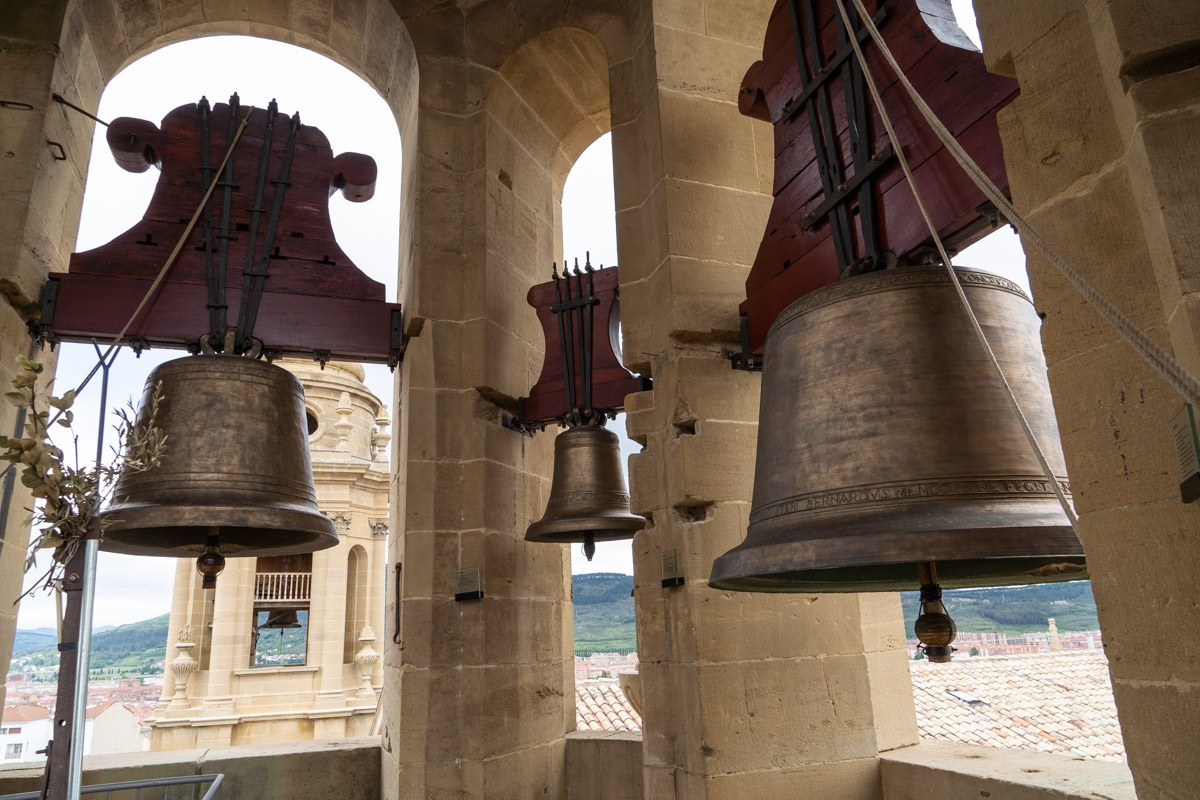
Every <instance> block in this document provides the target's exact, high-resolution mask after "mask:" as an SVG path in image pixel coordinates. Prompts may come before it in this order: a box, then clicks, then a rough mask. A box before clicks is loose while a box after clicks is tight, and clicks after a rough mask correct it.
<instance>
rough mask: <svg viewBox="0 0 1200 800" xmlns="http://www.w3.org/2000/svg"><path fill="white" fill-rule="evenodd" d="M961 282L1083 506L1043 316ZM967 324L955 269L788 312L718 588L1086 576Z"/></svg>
mask: <svg viewBox="0 0 1200 800" xmlns="http://www.w3.org/2000/svg"><path fill="white" fill-rule="evenodd" d="M957 273H958V275H959V278H960V280H961V282H962V284H963V288H964V289H965V291H966V294H967V297H968V299H969V301H970V303H971V307H972V308H973V309H974V311H975V314H976V316H977V317H978V319H979V322H980V324H981V325H982V327H983V329H984V332H985V334H986V335H987V338H988V341H989V342H990V343H991V346H992V349H993V350H994V351H995V354H996V357H997V359H998V360H999V362H1000V365H1001V367H1002V368H1003V369H1004V372H1005V374H1006V376H1007V378H1008V381H1009V383H1010V385H1011V386H1012V388H1013V390H1014V392H1015V393H1016V396H1017V399H1018V401H1019V403H1020V405H1021V408H1022V409H1023V410H1024V413H1025V416H1026V417H1027V419H1028V420H1029V423H1030V425H1031V427H1032V428H1033V430H1034V433H1035V435H1036V437H1037V439H1038V441H1039V443H1040V444H1041V447H1042V449H1043V451H1044V452H1045V454H1046V457H1047V459H1048V460H1049V462H1050V464H1051V467H1052V469H1053V472H1054V474H1055V476H1056V479H1057V480H1058V481H1059V484H1060V486H1062V487H1063V488H1064V489H1066V490H1067V491H1068V492H1069V488H1068V487H1067V486H1066V477H1065V476H1066V470H1065V468H1064V463H1063V457H1062V452H1061V450H1060V448H1059V443H1058V430H1057V427H1056V425H1055V420H1054V409H1053V407H1052V406H1051V403H1050V392H1049V386H1048V385H1047V381H1046V368H1045V365H1044V362H1043V361H1042V355H1041V347H1040V339H1039V335H1038V324H1039V323H1038V318H1037V314H1036V313H1034V309H1033V306H1032V304H1031V303H1030V302H1029V299H1028V298H1027V297H1025V295H1024V294H1023V293H1022V292H1021V290H1020V289H1019V288H1018V287H1017V286H1016V285H1015V284H1013V283H1011V282H1010V281H1007V280H1005V279H1004V278H1001V277H998V276H995V275H990V274H988V273H983V272H977V271H973V270H966V269H959V270H957ZM969 326H970V323H969V320H968V319H967V317H966V315H965V313H964V309H963V308H962V306H961V303H960V301H959V298H958V295H957V293H956V292H955V290H954V287H953V285H952V284H951V281H950V277H949V275H948V274H947V272H946V270H945V269H944V268H942V267H934V268H924V267H907V268H901V269H896V270H890V271H887V272H875V273H869V274H866V275H861V276H858V277H854V278H848V279H845V280H842V281H839V282H838V283H835V284H831V285H829V286H826V287H824V288H822V289H819V290H817V291H815V292H812V293H811V294H808V295H806V296H804V297H802V298H801V299H799V300H797V301H796V302H795V303H793V304H792V305H791V306H789V307H788V308H787V309H785V310H784V311H783V312H782V313H781V314H780V315H779V317H778V319H776V321H775V322H774V324H773V325H772V327H771V330H770V332H769V333H768V335H767V342H766V348H765V354H764V355H765V357H764V363H765V366H764V370H763V383H762V397H761V412H760V418H759V438H758V455H757V462H756V468H755V475H754V501H753V505H752V508H751V511H750V527H749V531H748V533H747V535H746V539H745V541H744V542H742V544H740V545H738V546H737V547H735V548H734V549H733V550H730V551H729V552H728V553H726V554H724V555H723V556H721V557H720V558H718V559H717V560H716V562H715V563H714V565H713V571H712V576H711V578H710V584H711V585H712V586H713V587H715V588H718V589H733V590H739V591H773V592H863V591H890V590H899V589H910V588H911V589H916V588H918V587H920V586H921V585H922V584H923V583H924V582H923V581H921V580H920V577H919V570H918V567H917V565H918V563H921V562H926V563H934V564H936V567H937V573H938V576H939V580H940V583H941V585H942V586H946V587H968V586H1000V585H1006V584H1027V583H1042V582H1049V581H1063V580H1081V579H1083V578H1086V577H1087V571H1086V566H1085V563H1084V558H1083V548H1082V546H1081V545H1080V542H1079V539H1078V537H1077V536H1076V535H1075V532H1074V530H1073V529H1072V528H1071V525H1070V522H1069V521H1068V519H1067V517H1066V515H1065V514H1064V513H1063V510H1062V508H1061V507H1060V506H1059V503H1058V501H1057V499H1056V497H1055V495H1054V492H1053V486H1052V485H1051V484H1050V482H1049V481H1048V480H1047V479H1046V476H1045V475H1044V474H1043V472H1042V469H1041V467H1040V466H1039V464H1038V462H1037V460H1036V457H1035V455H1034V453H1033V451H1032V448H1031V447H1030V445H1029V443H1028V441H1027V439H1026V437H1025V435H1024V434H1023V432H1022V429H1021V427H1020V423H1019V421H1018V419H1017V417H1016V415H1015V414H1014V412H1013V410H1012V408H1011V405H1010V404H1009V401H1008V399H1007V397H1006V396H1005V394H1004V389H1003V385H1002V384H1001V383H1000V381H999V380H998V378H997V376H996V374H995V370H994V367H993V366H992V364H991V362H990V360H989V359H988V357H987V355H986V353H984V352H983V351H982V348H981V347H980V346H979V344H978V341H977V340H976V339H975V337H974V334H973V332H972V330H971V328H970V327H969ZM939 597H940V596H939ZM931 602H932V600H931ZM939 602H940V601H939ZM947 646H948V645H947Z"/></svg>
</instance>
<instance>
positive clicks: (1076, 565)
mask: <svg viewBox="0 0 1200 800" xmlns="http://www.w3.org/2000/svg"><path fill="white" fill-rule="evenodd" d="M718 561H720V559H718ZM935 563H936V564H937V570H938V585H939V586H941V587H942V588H943V589H978V588H991V587H1001V586H1023V585H1035V584H1042V583H1068V582H1071V581H1083V580H1088V578H1089V573H1088V569H1087V561H1086V559H1085V558H1084V557H1083V556H1082V555H1056V556H1015V557H1007V558H966V559H939V560H935ZM901 570H905V571H907V572H908V573H909V574H907V575H901V574H899V572H900V571H901ZM708 585H709V586H710V587H711V588H713V589H717V590H719V591H733V592H770V593H778V594H797V593H799V594H846V593H855V592H906V591H915V590H917V589H920V588H921V582H920V579H919V578H918V577H917V565H916V561H915V560H907V561H891V562H887V563H882V564H858V565H850V566H845V567H823V568H821V567H818V568H812V569H804V570H779V571H770V572H767V571H764V572H759V573H743V574H738V575H731V576H728V577H724V576H718V574H717V568H716V565H715V564H714V569H713V574H712V576H711V577H710V578H709V581H708Z"/></svg>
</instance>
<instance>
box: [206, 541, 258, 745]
mask: <svg viewBox="0 0 1200 800" xmlns="http://www.w3.org/2000/svg"><path fill="white" fill-rule="evenodd" d="M254 562H255V559H253V558H230V559H229V560H228V561H226V566H225V571H224V572H223V573H221V576H220V577H219V578H217V588H216V590H215V591H216V598H215V600H216V602H215V603H214V605H213V615H212V626H213V627H212V630H213V635H212V645H211V647H212V650H211V652H210V653H209V658H208V669H207V672H206V678H207V680H208V684H207V688H206V691H205V694H204V702H203V707H202V710H201V711H200V712H199V713H198V714H197V716H205V717H220V716H224V715H228V714H232V713H233V711H234V700H235V698H234V685H233V681H234V675H233V673H234V670H241V669H247V668H248V667H249V664H250V640H251V626H252V625H253V624H254V574H255V572H254ZM219 727H222V728H224V729H225V731H226V732H227V733H231V732H232V728H231V727H228V726H219ZM203 735H205V736H208V737H210V738H209V739H208V740H206V741H209V742H210V744H209V745H208V746H216V745H217V742H219V741H220V737H221V730H218V729H215V728H214V729H212V730H208V731H206V733H204V734H203ZM197 736H198V737H199V736H201V734H197ZM211 737H217V738H215V739H213V738H211ZM199 742H200V738H197V743H199ZM225 744H229V741H225ZM197 746H199V744H198V745H197Z"/></svg>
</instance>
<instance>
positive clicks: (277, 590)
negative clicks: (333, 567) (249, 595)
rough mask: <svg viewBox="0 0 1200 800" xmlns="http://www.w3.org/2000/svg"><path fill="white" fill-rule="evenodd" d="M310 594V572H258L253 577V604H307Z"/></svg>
mask: <svg viewBox="0 0 1200 800" xmlns="http://www.w3.org/2000/svg"><path fill="white" fill-rule="evenodd" d="M311 593H312V573H311V572H260V573H258V574H257V575H255V576H254V602H256V603H294V602H296V601H304V602H308V599H309V595H310V594H311Z"/></svg>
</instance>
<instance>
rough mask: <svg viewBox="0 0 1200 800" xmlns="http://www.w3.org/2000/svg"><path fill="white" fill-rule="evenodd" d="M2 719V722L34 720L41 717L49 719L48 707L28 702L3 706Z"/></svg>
mask: <svg viewBox="0 0 1200 800" xmlns="http://www.w3.org/2000/svg"><path fill="white" fill-rule="evenodd" d="M3 719H4V722H36V721H38V720H41V719H50V709H48V708H42V707H41V706H35V705H30V704H29V703H21V704H20V705H15V706H5V707H4V717H3Z"/></svg>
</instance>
